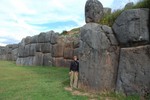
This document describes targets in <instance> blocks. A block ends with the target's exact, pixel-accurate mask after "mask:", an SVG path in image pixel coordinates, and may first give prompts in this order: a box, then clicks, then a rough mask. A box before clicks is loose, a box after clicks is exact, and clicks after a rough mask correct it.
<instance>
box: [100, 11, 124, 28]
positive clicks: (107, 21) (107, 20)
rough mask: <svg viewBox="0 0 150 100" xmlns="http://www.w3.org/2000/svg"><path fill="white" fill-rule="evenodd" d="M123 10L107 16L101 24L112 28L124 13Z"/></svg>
mask: <svg viewBox="0 0 150 100" xmlns="http://www.w3.org/2000/svg"><path fill="white" fill-rule="evenodd" d="M122 11H123V10H116V11H114V12H113V13H111V14H107V15H105V16H104V17H103V18H102V19H101V20H100V23H101V24H104V25H108V26H112V25H113V23H114V21H115V20H116V18H117V17H118V16H119V15H120V14H121V13H122Z"/></svg>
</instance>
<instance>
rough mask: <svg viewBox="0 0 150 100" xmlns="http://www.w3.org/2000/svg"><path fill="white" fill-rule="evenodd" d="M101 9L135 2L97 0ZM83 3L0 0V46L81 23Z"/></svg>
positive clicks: (52, 0) (78, 25) (116, 7)
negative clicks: (101, 6)
mask: <svg viewBox="0 0 150 100" xmlns="http://www.w3.org/2000/svg"><path fill="white" fill-rule="evenodd" d="M99 1H101V3H102V4H103V6H104V7H110V8H112V9H118V8H120V7H123V6H124V5H125V4H126V3H127V2H129V1H134V2H136V1H137V0H99ZM85 2H86V0H1V3H0V46H4V45H7V44H14V43H18V42H20V41H21V39H22V38H24V37H26V36H33V35H36V34H39V33H40V32H46V31H49V30H54V31H56V32H62V31H63V30H70V29H72V28H75V27H80V26H83V25H84V24H85V20H84V6H85Z"/></svg>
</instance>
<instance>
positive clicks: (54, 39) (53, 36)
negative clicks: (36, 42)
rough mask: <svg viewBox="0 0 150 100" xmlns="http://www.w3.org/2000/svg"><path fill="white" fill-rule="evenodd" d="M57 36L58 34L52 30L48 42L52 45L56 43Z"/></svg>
mask: <svg viewBox="0 0 150 100" xmlns="http://www.w3.org/2000/svg"><path fill="white" fill-rule="evenodd" d="M58 36H59V35H58V33H54V32H53V31H52V34H51V39H50V43H51V44H53V45H54V44H56V43H57V39H58Z"/></svg>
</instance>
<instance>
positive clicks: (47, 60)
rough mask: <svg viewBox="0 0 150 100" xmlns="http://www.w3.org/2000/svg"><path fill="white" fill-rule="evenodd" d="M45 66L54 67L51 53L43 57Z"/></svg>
mask: <svg viewBox="0 0 150 100" xmlns="http://www.w3.org/2000/svg"><path fill="white" fill-rule="evenodd" d="M43 65H44V66H52V56H51V53H45V54H44V55H43Z"/></svg>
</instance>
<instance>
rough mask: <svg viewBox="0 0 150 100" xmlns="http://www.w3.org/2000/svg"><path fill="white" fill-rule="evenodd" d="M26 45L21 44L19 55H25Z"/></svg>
mask: <svg viewBox="0 0 150 100" xmlns="http://www.w3.org/2000/svg"><path fill="white" fill-rule="evenodd" d="M25 53H26V52H25V47H24V46H22V45H19V48H18V57H25Z"/></svg>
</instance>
